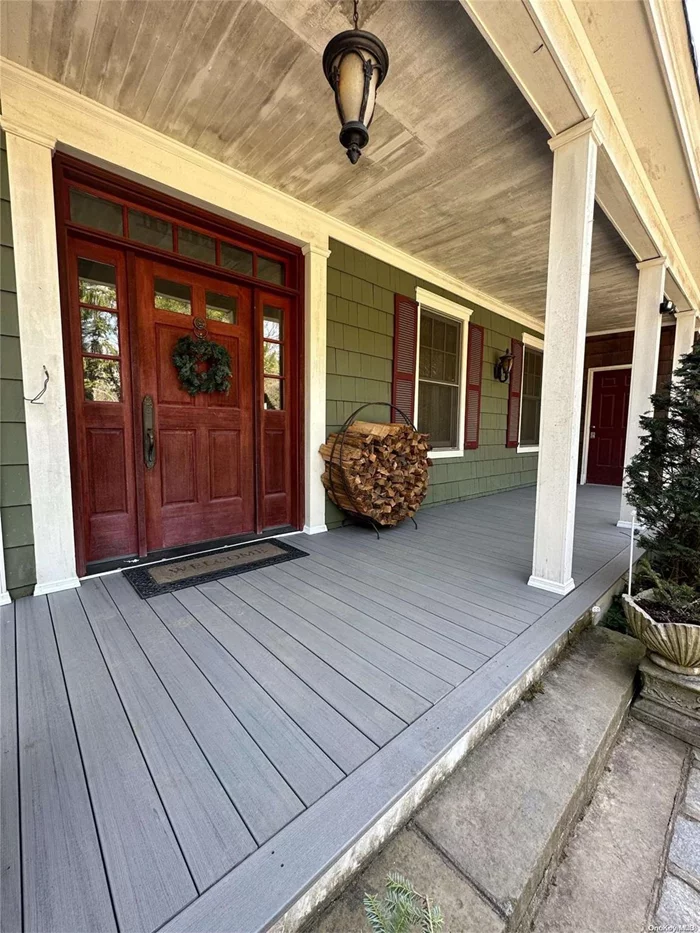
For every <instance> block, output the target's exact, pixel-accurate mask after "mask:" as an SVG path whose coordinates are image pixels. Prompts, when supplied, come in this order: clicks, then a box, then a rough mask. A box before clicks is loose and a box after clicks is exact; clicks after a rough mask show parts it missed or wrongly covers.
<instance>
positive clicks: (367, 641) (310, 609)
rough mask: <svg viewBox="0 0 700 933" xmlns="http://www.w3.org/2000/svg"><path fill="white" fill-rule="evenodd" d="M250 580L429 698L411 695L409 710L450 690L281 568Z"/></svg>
mask: <svg viewBox="0 0 700 933" xmlns="http://www.w3.org/2000/svg"><path fill="white" fill-rule="evenodd" d="M246 577H247V580H248V582H250V583H252V584H253V586H256V587H257V588H258V589H259V590H261V591H262V592H265V593H269V594H270V595H271V596H273V597H274V598H275V599H276V600H277V601H278V602H280V603H281V604H282V605H283V606H286V607H287V608H288V609H291V610H293V611H294V612H296V613H297V615H299V616H301V617H302V618H303V619H304V620H305V621H306V622H309V623H310V624H311V625H314V626H315V627H316V628H318V629H320V630H321V631H322V632H325V633H326V635H328V636H329V637H330V638H333V639H335V641H337V642H339V643H340V644H341V645H345V647H346V648H349V649H350V651H353V652H354V653H355V654H356V655H358V656H359V657H360V658H364V659H365V660H366V661H368V662H369V663H370V664H372V665H373V666H374V667H376V668H377V669H378V670H380V671H383V672H384V673H385V674H387V675H388V676H389V677H391V678H393V679H394V680H396V681H398V682H399V683H400V684H403V685H404V687H407V688H409V690H410V691H411V693H413V694H416V695H417V696H419V697H422V698H424V699H426V700H427V701H430V702H426V703H420V702H417V701H415V699H414V698H413V697H411V698H410V699H411V702H410V703H409V705H408V711H409V714H411V713H412V714H413V715H412V718H413V719H415V714H417V715H420V714H421V713H423V712H425V710H426V709H427V708H428V707H429V706H431V705H432V703H434V702H436V701H437V700H439V699H440V697H442V696H444V695H445V693H447V692H448V691H449V685H448V684H447V683H445V682H444V681H441V680H440V679H439V678H438V677H435V675H434V674H431V673H430V672H429V671H426V670H423V668H421V667H419V666H418V665H417V664H414V663H413V661H412V660H410V659H408V658H404V657H402V655H400V654H397V653H396V652H395V651H393V650H392V649H391V648H387V647H386V646H385V645H382V644H381V643H380V642H377V641H375V639H374V638H373V637H371V636H370V637H369V638H368V637H367V635H363V634H362V633H361V632H359V631H358V630H357V629H355V628H353V627H352V625H348V624H347V623H346V622H345V621H344V620H343V619H341V618H340V617H339V616H337V615H334V614H333V613H332V612H329V611H328V610H327V608H321V607H319V606H317V605H316V603H315V602H313V600H310V599H309V598H308V587H302V590H303V594H302V593H300V592H299V591H298V590H297V589H296V588H295V586H294V584H293V583H291V584H290V583H288V582H287V581H288V580H289V577H285V576H284V575H283V574H282V573H280V572H279V568H277V567H272V568H269V569H268V570H259V571H256V572H254V573H250V574H247V575H246Z"/></svg>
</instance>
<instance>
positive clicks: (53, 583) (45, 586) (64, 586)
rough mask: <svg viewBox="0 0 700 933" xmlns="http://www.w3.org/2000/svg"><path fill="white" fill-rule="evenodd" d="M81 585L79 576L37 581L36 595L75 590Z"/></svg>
mask: <svg viewBox="0 0 700 933" xmlns="http://www.w3.org/2000/svg"><path fill="white" fill-rule="evenodd" d="M79 586H80V580H79V579H78V577H66V578H65V580H49V581H47V582H46V583H37V585H36V586H35V587H34V595H35V596H47V595H48V594H49V593H59V592H60V591H61V590H75V589H77V588H78V587H79Z"/></svg>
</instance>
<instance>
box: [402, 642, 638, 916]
mask: <svg viewBox="0 0 700 933" xmlns="http://www.w3.org/2000/svg"><path fill="white" fill-rule="evenodd" d="M642 653H643V649H641V646H640V644H639V642H637V641H635V640H634V639H632V638H628V637H627V636H625V635H621V634H619V633H617V632H612V631H610V630H609V629H605V628H594V629H589V630H588V631H587V632H585V633H584V634H583V635H582V637H581V638H580V639H579V641H578V642H577V643H576V644H575V645H574V646H573V648H572V650H571V651H570V652H569V653H568V654H567V655H566V656H564V658H563V659H562V660H561V662H560V663H559V664H558V665H557V666H556V667H555V668H554V669H552V670H551V671H550V672H549V674H548V675H547V677H546V678H545V680H544V682H543V691H542V693H540V694H535V695H534V697H533V698H532V700H531V701H530V702H524V703H523V704H521V706H520V707H519V708H518V709H517V710H516V711H515V712H514V713H513V714H512V715H511V716H510V717H509V718H508V719H506V721H505V722H504V723H503V724H502V725H501V726H500V728H499V729H498V730H497V731H496V732H495V733H494V734H493V735H492V736H491V737H490V738H489V739H487V740H486V742H484V743H483V744H482V745H481V746H480V747H479V748H477V749H476V751H475V752H474V754H472V755H470V756H469V757H468V758H467V760H466V762H465V764H464V765H463V767H462V768H460V769H459V771H457V772H456V773H455V775H454V776H453V777H452V778H451V779H450V780H449V781H448V782H447V784H446V785H445V787H444V788H443V789H442V790H440V791H439V792H438V793H437V794H436V795H435V797H433V799H432V800H431V801H429V803H428V804H427V805H426V806H425V807H424V809H423V810H422V811H421V812H420V813H419V814H418V815H417V817H416V819H415V825H416V827H417V828H418V830H419V831H420V832H421V833H422V834H423V835H424V837H425V838H427V839H428V840H430V842H431V843H432V844H433V845H434V846H435V847H436V848H437V849H438V850H439V851H440V852H441V853H442V854H443V856H444V857H445V858H447V859H448V860H449V862H451V863H452V864H453V865H454V866H455V867H456V868H457V869H458V870H459V872H460V873H461V874H462V875H463V876H464V877H465V878H466V879H467V880H468V881H469V882H470V883H471V885H472V886H473V887H474V888H475V889H476V890H477V891H479V892H480V894H481V896H482V898H483V899H484V900H486V901H487V902H488V903H489V904H490V905H491V906H492V908H493V909H494V911H495V913H496V914H497V915H498V916H499V917H500V918H502V920H503V921H504V924H505V928H506V929H508V930H514V929H516V928H517V927H518V926H520V925H521V924H523V923H524V922H526V920H527V918H528V917H529V915H530V913H531V912H532V910H533V908H534V905H535V903H536V900H535V895H536V894H537V892H538V890H542V887H543V882H546V880H547V877H548V872H551V871H552V870H553V869H554V867H555V866H556V864H557V862H558V858H559V855H560V853H561V851H562V848H563V846H564V844H565V842H566V839H567V837H568V835H569V832H570V829H571V827H572V826H573V825H574V824H575V822H576V820H577V819H578V817H579V815H580V813H581V811H582V810H583V808H584V807H585V805H586V804H587V803H588V801H589V799H590V797H591V794H592V792H593V790H594V788H595V786H596V783H597V781H598V778H599V777H600V774H601V771H602V769H603V767H604V765H605V761H606V759H607V757H608V753H609V751H610V749H611V747H612V745H613V743H614V742H615V739H616V737H617V734H618V732H619V730H620V727H621V724H622V722H623V720H624V717H625V714H626V712H627V708H628V706H629V703H630V700H631V698H632V693H633V683H634V676H635V670H636V667H637V664H638V662H639V659H640V657H641V654H642Z"/></svg>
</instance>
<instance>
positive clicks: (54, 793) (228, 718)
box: [0, 486, 627, 933]
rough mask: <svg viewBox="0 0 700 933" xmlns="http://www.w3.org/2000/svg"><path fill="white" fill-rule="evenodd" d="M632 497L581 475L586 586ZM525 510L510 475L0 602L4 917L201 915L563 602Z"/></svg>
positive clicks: (612, 544)
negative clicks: (162, 577)
mask: <svg viewBox="0 0 700 933" xmlns="http://www.w3.org/2000/svg"><path fill="white" fill-rule="evenodd" d="M618 505H619V489H611V488H608V487H593V486H586V487H583V488H582V489H581V490H580V491H579V503H578V508H577V529H576V546H575V561H574V578H575V580H576V582H577V584H581V583H583V582H584V581H585V580H587V579H589V578H591V577H592V575H594V574H596V573H597V572H599V571H600V570H601V568H603V567H604V566H605V565H606V564H608V562H611V561H612V560H613V559H614V558H616V557H617V556H618V555H619V554H620V552H622V551H623V550H624V549H625V547H626V543H627V540H626V537H625V536H624V535H622V534H621V533H620V531H619V530H618V529H617V528H616V527H615V519H616V516H617V508H618ZM533 512H534V490H533V489H522V490H516V491H512V492H508V493H501V494H499V495H495V496H490V497H488V498H483V499H477V500H471V501H469V502H464V503H459V504H451V505H446V506H440V507H438V508H434V509H430V510H426V511H425V512H423V513H421V514H420V516H419V527H418V529H417V530H416V529H414V528H413V526H412V525H404V526H402V527H401V528H399V529H396V530H394V531H392V532H390V533H384V534H383V535H382V537H381V540H380V541H377V540H376V538H375V537H374V535H373V533H372V532H370V531H368V530H366V529H362V528H357V527H349V528H345V529H340V530H338V531H334V532H330V533H328V534H325V535H318V536H315V537H307V536H304V535H299V536H297V537H292V538H288V539H287V540H288V541H289V542H290V543H292V544H295V545H298V546H299V547H301V548H302V549H303V550H305V551H307V552H308V555H309V556H308V557H306V558H303V559H302V560H298V561H294V562H291V563H287V564H282V565H278V566H275V567H271V568H269V569H266V570H258V571H252V572H250V573H246V574H244V575H240V576H235V577H229V578H228V579H223V580H221V581H219V582H215V583H208V584H205V585H202V586H199V587H196V588H190V589H184V590H180V591H179V592H176V593H173V594H169V595H165V596H159V597H155V598H153V599H150V600H148V601H145V600H141V599H140V598H139V597H138V596H137V595H136V593H135V592H134V590H133V589H132V588H131V586H130V584H129V583H128V582H127V581H126V580H125V578H124V577H123V576H122V575H121V574H114V575H110V576H105V577H103V578H99V579H92V580H88V581H84V583H83V585H82V586H81V587H80V589H78V590H70V591H65V592H62V593H56V594H53V595H51V596H49V597H36V598H34V597H30V598H26V599H23V600H20V601H18V602H17V603H15V604H13V605H11V606H7V607H3V609H2V610H1V611H2V617H1V625H0V638H1V643H0V648H1V651H0V661H1V665H2V666H1V674H2V708H1V726H2V775H1V777H2V811H1V817H2V825H1V831H2V835H1V846H2V860H1V864H2V901H1V903H0V909H1V910H2V928H3V930H4V931H8V933H9V931H19V930H27V931H52V933H56V931H82V930H85V931H101V930H120V931H122V933H126V931H128V933H132V931H146V933H151V931H154V930H157V929H159V928H160V927H161V926H163V925H164V924H168V923H169V922H170V924H171V926H172V928H173V929H178V928H179V926H178V924H179V923H180V917H179V916H178V915H181V916H182V917H183V918H187V917H188V916H189V915H188V911H189V913H190V914H192V916H193V917H196V922H195V921H194V920H192V921H191V922H192V923H195V926H196V928H199V929H206V928H207V926H206V916H207V915H206V904H207V903H208V900H207V898H211V897H212V891H216V890H217V886H216V885H215V883H216V882H217V881H218V880H219V879H221V878H222V877H224V876H229V877H233V875H234V874H235V872H232V869H235V868H236V866H239V870H240V868H241V867H242V863H244V862H245V860H246V859H249V860H250V858H249V857H250V856H251V855H252V854H253V853H255V852H256V850H258V849H259V848H260V847H261V846H262V847H265V846H266V844H267V849H266V851H268V850H269V851H270V852H272V854H273V855H274V848H270V846H274V840H275V839H276V838H277V837H278V834H280V833H281V831H282V830H283V829H284V828H285V827H287V828H289V827H290V826H291V827H293V826H294V825H296V824H295V821H296V820H299V818H300V817H301V816H302V815H304V816H305V817H306V816H307V815H313V813H314V812H315V808H317V809H318V813H319V815H320V814H322V813H323V814H324V817H323V818H324V819H325V818H326V816H327V814H326V812H325V811H326V810H328V809H330V808H332V802H333V800H334V799H336V798H335V797H334V796H333V794H330V793H329V792H331V791H334V793H336V794H337V792H338V789H339V788H341V789H342V786H343V782H350V778H349V775H351V774H352V782H351V783H352V786H353V787H354V788H355V789H358V788H359V791H360V793H362V787H363V784H362V782H363V775H365V774H366V775H367V781H368V782H370V781H371V782H374V780H375V777H376V776H375V775H374V773H373V772H372V771H371V761H372V759H373V757H374V756H376V755H377V753H378V752H379V750H380V749H382V748H384V747H385V746H387V745H388V743H391V742H392V740H396V737H397V736H399V734H402V740H405V741H404V745H405V744H406V742H407V743H408V744H409V746H410V741H411V734H412V731H411V730H412V729H417V728H420V723H419V721H422V720H423V719H424V718H425V717H426V715H427V714H430V715H431V716H433V717H434V716H436V715H437V716H438V717H439V714H440V710H441V709H442V708H443V705H444V708H445V710H446V711H447V710H448V708H449V698H450V695H451V694H452V693H453V692H454V691H455V689H456V688H458V687H459V689H463V688H464V684H465V682H466V681H468V680H469V679H470V678H471V677H472V675H473V674H474V672H476V671H478V670H479V669H480V668H481V667H482V666H483V665H486V664H487V662H488V664H490V665H491V666H492V667H493V665H496V666H498V664H499V658H500V656H501V653H503V657H504V659H505V658H507V657H510V656H511V655H512V652H513V648H514V647H515V648H517V644H518V641H517V640H518V639H519V637H520V636H523V635H524V633H527V632H528V630H530V629H531V627H532V626H533V625H534V623H536V622H538V620H541V619H543V618H545V617H546V616H547V615H548V614H549V613H550V610H552V609H553V607H554V606H556V604H557V603H558V602H559V598H558V597H556V596H554V595H552V594H549V593H545V592H543V591H539V590H535V589H532V588H530V587H527V586H526V580H527V576H528V574H529V570H530V555H531V549H532V526H533ZM573 621H574V619H573V618H572V619H571V622H573ZM521 640H522V639H521ZM523 644H525V641H523ZM509 646H510V647H509ZM508 652H510V654H509V653H508ZM504 663H505V661H504ZM474 682H475V684H476V682H477V681H476V679H475V681H474ZM460 685H462V686H461V687H460ZM445 704H448V705H445ZM385 751H389V749H386V750H385ZM382 754H384V753H382ZM370 790H371V792H372V793H375V791H376V788H375V787H374V783H372V786H371V788H370V784H369V783H368V785H367V791H368V793H369V792H370ZM324 798H325V799H324ZM324 808H325V809H324ZM300 825H302V823H301V821H300ZM287 831H288V830H287ZM283 836H284V834H281V835H280V836H279V838H280V839H282V837H283ZM285 838H286V837H285ZM220 883H221V882H220ZM212 886H214V887H213V888H212ZM203 892H207V895H206V896H205V897H204V898H202V899H201V901H198V899H199V898H200V896H201V895H202V894H203ZM263 896H264V895H263ZM195 902H197V903H195ZM186 908H187V910H186ZM183 911H184V913H182V912H183ZM202 911H204V912H202ZM189 922H190V921H189V920H187V919H183V920H182V922H181V927H182V928H183V929H185V928H189V927H188V923H189Z"/></svg>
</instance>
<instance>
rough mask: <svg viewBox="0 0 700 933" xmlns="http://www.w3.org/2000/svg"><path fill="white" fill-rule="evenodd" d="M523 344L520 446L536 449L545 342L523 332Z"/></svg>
mask: <svg viewBox="0 0 700 933" xmlns="http://www.w3.org/2000/svg"><path fill="white" fill-rule="evenodd" d="M523 344H524V345H523V367H522V382H521V387H520V433H519V437H518V448H519V449H525V450H532V449H535V450H536V449H538V448H539V445H540V414H541V410H542V363H543V360H544V352H543V351H544V343H543V341H541V340H539V339H538V338H536V337H531V336H530V335H529V334H523Z"/></svg>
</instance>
